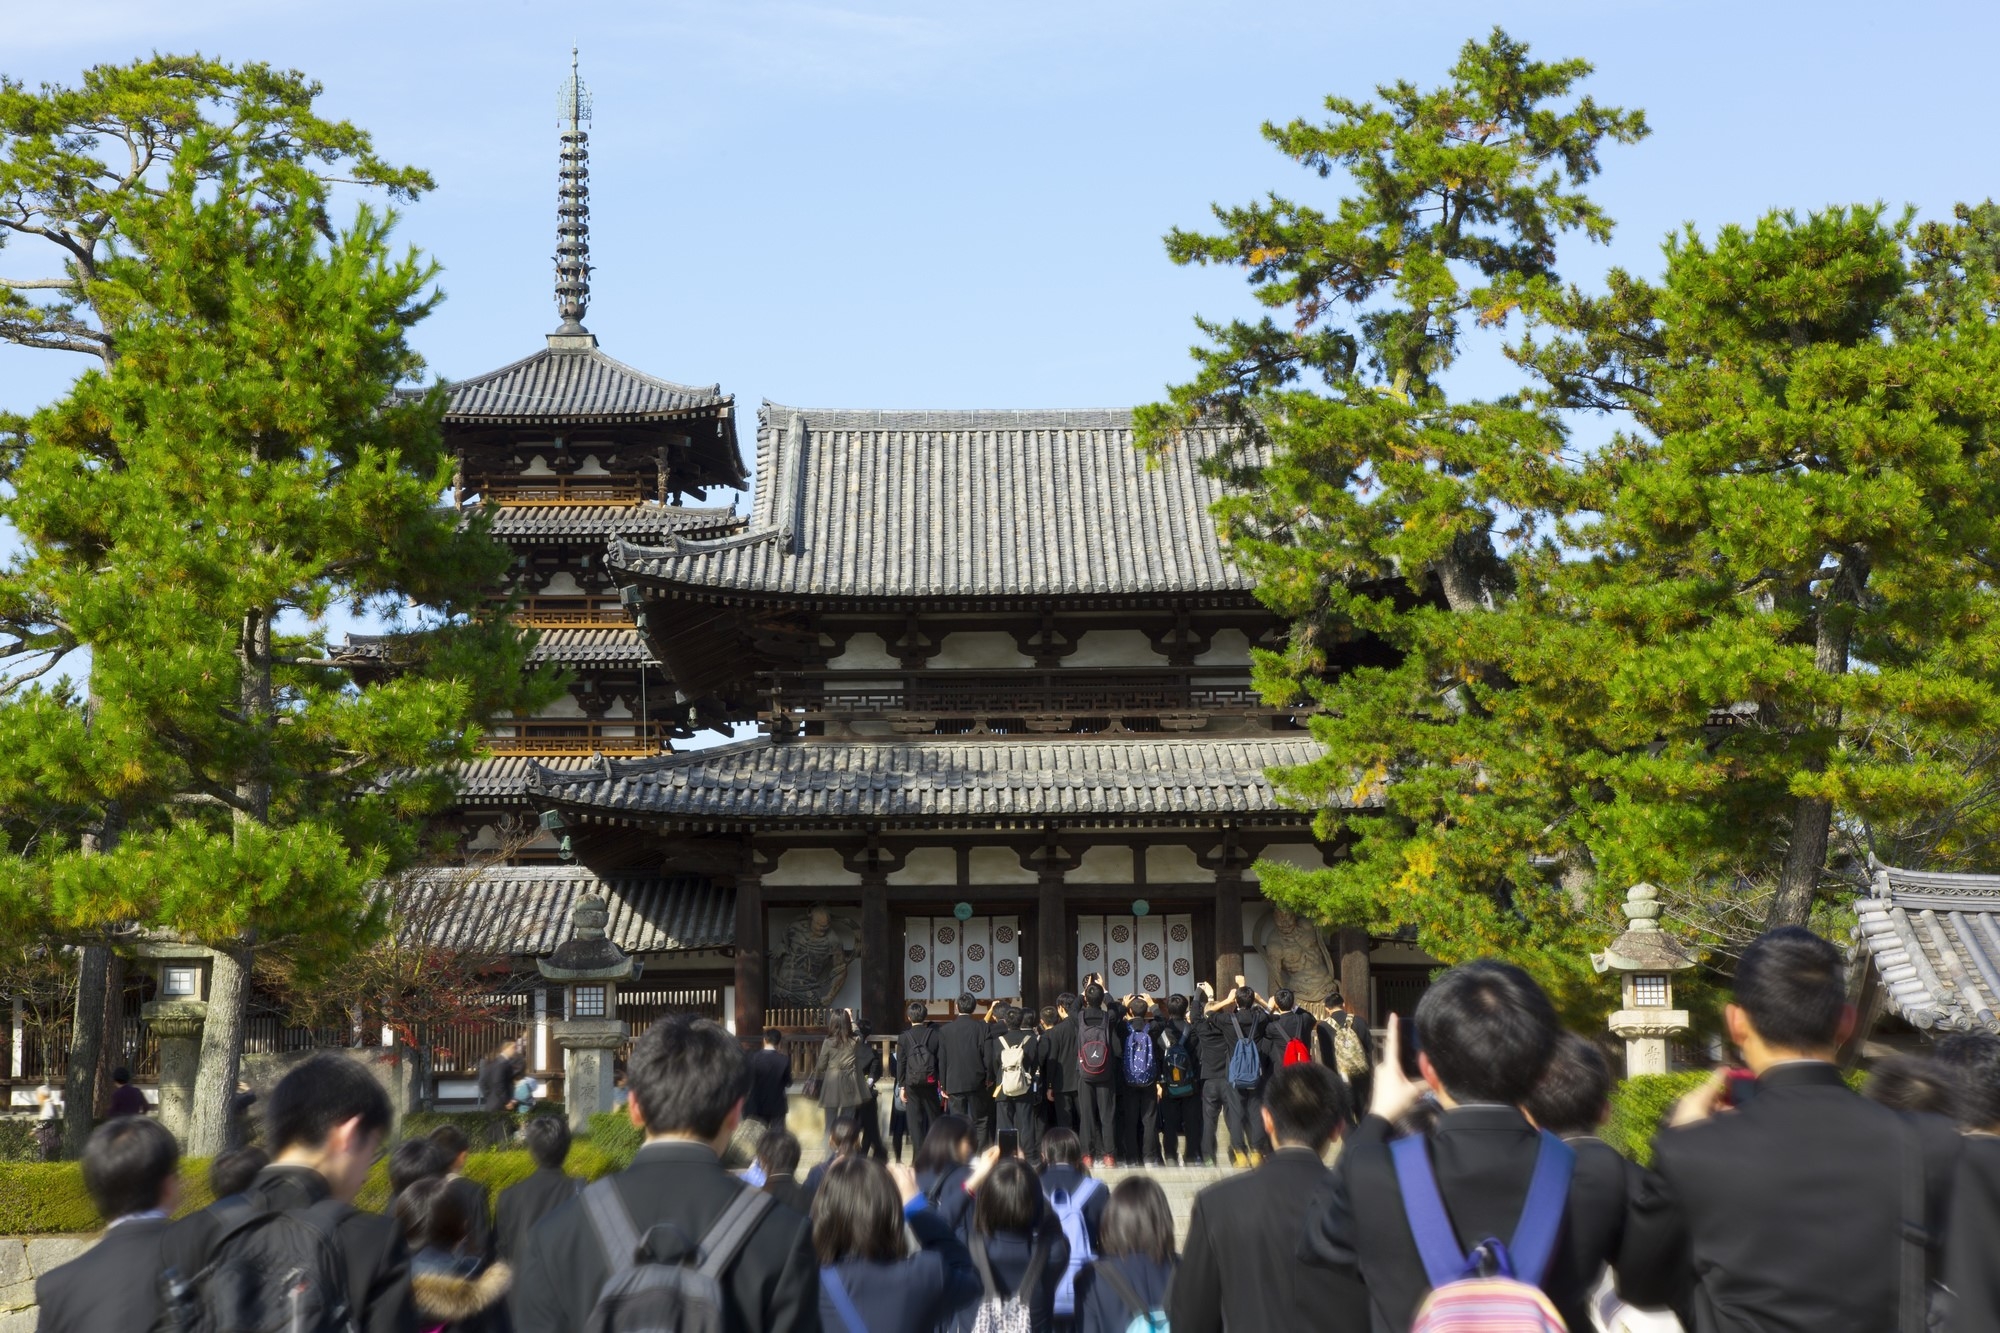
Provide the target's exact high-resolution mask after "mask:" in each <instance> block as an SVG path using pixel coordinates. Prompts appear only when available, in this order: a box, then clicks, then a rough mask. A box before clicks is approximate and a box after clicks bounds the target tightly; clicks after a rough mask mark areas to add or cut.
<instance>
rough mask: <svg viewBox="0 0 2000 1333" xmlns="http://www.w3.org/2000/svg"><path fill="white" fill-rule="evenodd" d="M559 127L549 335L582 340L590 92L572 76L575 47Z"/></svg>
mask: <svg viewBox="0 0 2000 1333" xmlns="http://www.w3.org/2000/svg"><path fill="white" fill-rule="evenodd" d="M559 114H560V117H561V119H560V121H559V123H560V124H561V126H562V155H561V157H562V168H561V171H560V173H559V175H560V178H561V186H560V188H559V190H558V193H557V201H558V202H557V205H556V310H557V311H558V312H559V313H560V314H561V315H562V326H561V327H560V328H558V329H557V330H556V332H555V335H554V336H557V337H565V336H571V337H573V336H579V335H582V336H587V332H588V331H587V330H586V329H585V328H584V327H583V313H584V311H585V310H586V309H588V308H589V306H590V135H589V133H588V132H586V131H585V130H584V128H583V127H584V126H585V125H586V124H588V123H589V121H590V90H589V89H587V88H585V87H584V86H583V80H582V79H581V78H579V77H578V76H577V72H576V48H575V47H574V46H572V47H571V48H570V49H569V78H568V79H566V80H564V81H563V86H562V96H561V104H560V107H559Z"/></svg>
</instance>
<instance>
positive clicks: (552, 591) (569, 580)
mask: <svg viewBox="0 0 2000 1333" xmlns="http://www.w3.org/2000/svg"><path fill="white" fill-rule="evenodd" d="M583 595H584V588H583V585H582V584H580V583H578V582H577V581H576V575H574V574H572V573H570V572H569V571H568V570H567V569H559V570H557V571H556V572H555V573H554V574H553V575H551V576H550V578H549V581H548V582H547V583H545V584H543V585H542V591H541V596H543V597H581V596H583Z"/></svg>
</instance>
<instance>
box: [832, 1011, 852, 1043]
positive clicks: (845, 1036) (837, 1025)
mask: <svg viewBox="0 0 2000 1333" xmlns="http://www.w3.org/2000/svg"><path fill="white" fill-rule="evenodd" d="M826 1039H827V1040H828V1041H830V1042H832V1043H833V1044H834V1045H835V1046H852V1045H853V1044H854V1024H853V1023H852V1022H850V1021H849V1020H848V1017H847V1011H846V1010H845V1009H836V1010H834V1011H833V1012H832V1013H830V1014H828V1015H827V1016H826Z"/></svg>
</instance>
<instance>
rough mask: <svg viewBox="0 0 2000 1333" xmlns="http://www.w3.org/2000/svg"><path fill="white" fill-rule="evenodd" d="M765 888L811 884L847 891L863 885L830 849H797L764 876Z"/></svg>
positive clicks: (835, 852) (781, 857)
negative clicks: (845, 889) (772, 885)
mask: <svg viewBox="0 0 2000 1333" xmlns="http://www.w3.org/2000/svg"><path fill="white" fill-rule="evenodd" d="M764 883H766V884H811V885H821V884H823V885H826V886H827V887H829V888H845V887H849V886H852V885H857V884H859V883H861V876H860V875H858V874H856V873H855V872H854V871H852V870H849V869H848V868H847V866H846V865H845V864H844V863H843V862H842V861H841V859H840V853H839V852H838V851H836V850H834V849H833V848H831V847H794V848H792V849H791V850H790V851H788V852H786V853H785V854H784V855H783V856H780V857H779V858H778V863H777V864H776V865H774V866H772V867H771V868H770V869H769V870H766V871H765V872H764Z"/></svg>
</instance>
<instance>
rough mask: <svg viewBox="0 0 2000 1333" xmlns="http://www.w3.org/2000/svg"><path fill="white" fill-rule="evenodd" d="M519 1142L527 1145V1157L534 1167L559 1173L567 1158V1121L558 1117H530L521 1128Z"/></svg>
mask: <svg viewBox="0 0 2000 1333" xmlns="http://www.w3.org/2000/svg"><path fill="white" fill-rule="evenodd" d="M521 1141H522V1142H523V1143H526V1144H527V1145H528V1156H530V1157H532V1158H534V1159H535V1165H536V1166H539V1167H541V1168H542V1169H543V1170H544V1171H560V1170H562V1164H563V1162H564V1161H565V1160H566V1159H567V1158H568V1157H569V1121H567V1120H565V1119H563V1118H562V1117H561V1116H559V1115H537V1116H530V1117H528V1123H527V1124H525V1125H523V1126H521Z"/></svg>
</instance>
